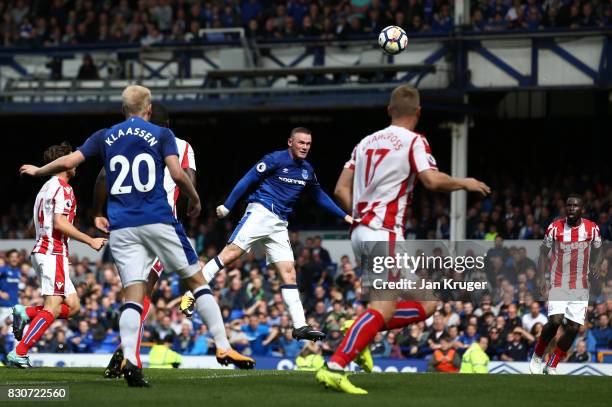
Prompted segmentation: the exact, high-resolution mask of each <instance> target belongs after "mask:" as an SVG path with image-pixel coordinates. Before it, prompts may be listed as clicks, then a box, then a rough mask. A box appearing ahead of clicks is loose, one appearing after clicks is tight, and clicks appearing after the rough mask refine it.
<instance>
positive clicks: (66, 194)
mask: <svg viewBox="0 0 612 407" xmlns="http://www.w3.org/2000/svg"><path fill="white" fill-rule="evenodd" d="M71 192H72V191H71V189H70V187H63V186H61V185H58V187H57V189H55V192H54V195H53V196H52V197H51V204H52V205H53V213H59V214H61V215H68V214H70V209H71V208H72V205H73V204H74V203H73V202H72V193H71Z"/></svg>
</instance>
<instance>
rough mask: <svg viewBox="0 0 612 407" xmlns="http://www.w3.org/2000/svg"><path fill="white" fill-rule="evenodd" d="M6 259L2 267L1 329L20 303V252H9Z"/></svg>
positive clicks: (0, 273)
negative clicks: (15, 306) (14, 307)
mask: <svg viewBox="0 0 612 407" xmlns="http://www.w3.org/2000/svg"><path fill="white" fill-rule="evenodd" d="M6 258H7V261H6V265H4V266H3V267H0V327H2V326H3V325H5V321H6V319H7V318H9V317H11V316H12V313H13V306H14V305H15V304H18V303H19V283H20V279H21V264H20V261H19V252H18V251H17V250H15V249H12V250H9V251H8V252H6ZM11 318H12V317H11Z"/></svg>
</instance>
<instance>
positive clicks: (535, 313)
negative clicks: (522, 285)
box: [521, 302, 548, 331]
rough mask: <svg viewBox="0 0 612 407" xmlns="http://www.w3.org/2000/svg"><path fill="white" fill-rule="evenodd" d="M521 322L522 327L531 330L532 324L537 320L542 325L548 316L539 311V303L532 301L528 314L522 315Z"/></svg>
mask: <svg viewBox="0 0 612 407" xmlns="http://www.w3.org/2000/svg"><path fill="white" fill-rule="evenodd" d="M521 322H522V325H523V329H526V330H527V331H531V328H533V326H534V325H535V324H537V323H538V322H539V323H541V324H542V325H544V324H546V322H548V318H547V317H546V316H545V315H544V314H542V313H541V312H540V304H538V303H537V302H534V303H532V304H531V307H530V312H529V314H525V315H523V318H521Z"/></svg>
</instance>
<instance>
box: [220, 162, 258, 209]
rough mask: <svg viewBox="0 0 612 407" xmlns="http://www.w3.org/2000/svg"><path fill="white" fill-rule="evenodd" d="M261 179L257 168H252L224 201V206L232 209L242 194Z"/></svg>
mask: <svg viewBox="0 0 612 407" xmlns="http://www.w3.org/2000/svg"><path fill="white" fill-rule="evenodd" d="M260 179H261V178H260V176H259V173H258V172H257V170H256V169H255V168H251V169H250V170H249V172H247V173H246V174H245V175H244V177H242V178H241V179H240V181H238V183H237V184H236V186H235V187H234V189H233V190H232V192H231V193H230V194H229V196H228V197H227V199H226V200H225V202H224V203H223V206H224V207H225V208H226V209H227V210H228V212H229V211H231V210H232V208H233V207H234V206H235V205H236V203H237V202H238V200H239V199H240V198H241V197H242V195H244V193H245V192H246V191H248V189H249V188H250V187H251V186H252V185H254V184H256V183H257V182H259V180H260Z"/></svg>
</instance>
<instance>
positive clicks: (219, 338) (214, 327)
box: [193, 284, 231, 350]
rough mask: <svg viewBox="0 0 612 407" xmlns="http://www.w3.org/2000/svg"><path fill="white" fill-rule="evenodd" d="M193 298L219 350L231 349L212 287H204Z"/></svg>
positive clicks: (195, 292) (196, 291)
mask: <svg viewBox="0 0 612 407" xmlns="http://www.w3.org/2000/svg"><path fill="white" fill-rule="evenodd" d="M193 296H194V297H195V299H196V303H195V304H196V309H197V310H198V314H200V316H201V317H202V320H203V321H204V323H205V324H206V326H207V327H208V331H209V332H210V333H211V335H212V336H213V338H214V340H215V345H216V346H217V349H219V348H220V349H223V350H227V349H229V348H230V347H231V346H230V343H229V340H228V339H227V334H226V333H225V325H224V324H223V317H222V316H221V310H220V309H219V304H217V301H216V300H215V297H213V295H212V291H210V286H209V285H208V284H207V285H203V286H202V287H200V288H198V289H197V290H195V291H194V293H193Z"/></svg>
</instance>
